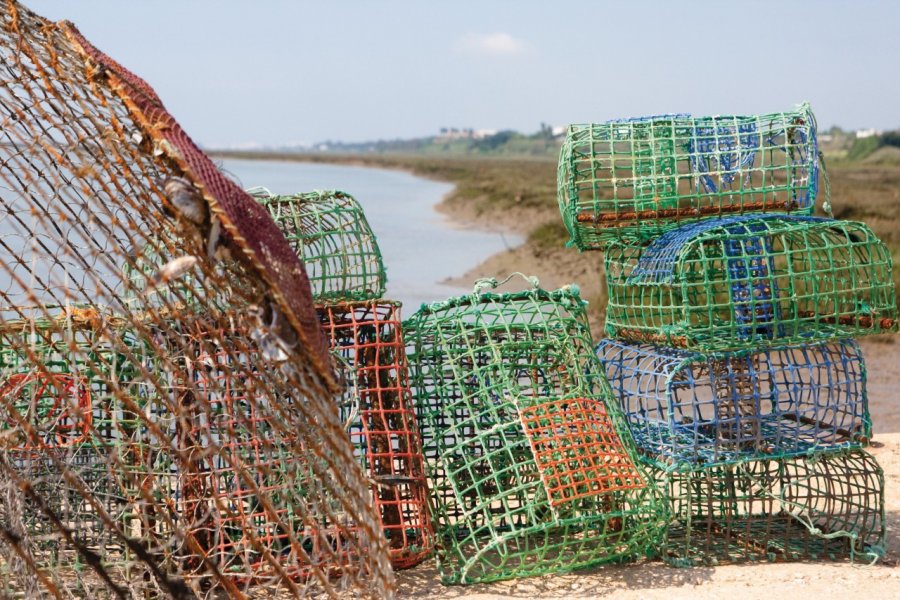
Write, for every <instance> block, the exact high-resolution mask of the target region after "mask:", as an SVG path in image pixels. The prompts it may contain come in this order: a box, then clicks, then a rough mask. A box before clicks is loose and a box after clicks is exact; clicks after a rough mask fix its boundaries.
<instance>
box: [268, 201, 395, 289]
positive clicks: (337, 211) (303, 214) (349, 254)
mask: <svg viewBox="0 0 900 600" xmlns="http://www.w3.org/2000/svg"><path fill="white" fill-rule="evenodd" d="M250 193H251V194H252V195H253V196H254V197H255V198H256V199H257V200H258V201H259V202H261V203H262V204H263V205H264V206H265V207H266V208H267V209H268V211H269V213H270V214H271V215H272V218H273V219H275V223H276V224H277V225H278V227H279V228H280V229H281V231H282V233H284V236H285V237H286V238H287V240H288V241H289V242H290V243H291V246H293V248H294V250H295V251H296V253H297V255H298V256H299V257H300V258H301V259H302V260H303V263H304V265H305V266H306V271H307V274H308V275H309V280H310V285H311V286H312V293H313V297H315V299H316V301H317V302H329V301H350V300H355V301H359V300H370V299H375V298H380V297H381V296H383V295H384V290H385V285H386V282H387V276H386V275H385V269H384V262H383V260H382V258H381V250H380V249H379V248H378V242H377V241H376V239H375V234H374V233H372V228H371V227H370V226H369V222H368V221H367V220H366V215H365V213H364V212H363V209H362V206H360V204H359V202H357V201H356V199H355V198H354V197H353V196H351V195H350V194H347V193H346V192H341V191H338V190H327V191H315V192H309V193H305V194H294V195H291V196H279V195H275V194H272V193H271V192H269V191H268V190H266V189H264V188H256V189H253V190H250Z"/></svg>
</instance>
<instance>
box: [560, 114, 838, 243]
mask: <svg viewBox="0 0 900 600" xmlns="http://www.w3.org/2000/svg"><path fill="white" fill-rule="evenodd" d="M822 166H823V167H824V163H822ZM819 169H820V154H819V151H818V146H817V141H816V121H815V117H814V116H813V114H812V111H811V110H810V108H809V105H808V104H802V105H800V106H798V107H797V108H796V109H794V110H791V111H787V112H781V113H772V114H766V115H746V116H716V117H691V116H690V115H660V116H651V117H640V118H636V119H622V120H615V121H609V122H607V123H589V124H579V125H570V126H569V128H568V131H567V134H566V139H565V141H564V142H563V146H562V150H561V152H560V156H559V174H558V200H559V208H560V212H561V213H562V218H563V222H564V223H565V225H566V228H567V229H568V231H569V234H570V236H571V242H570V243H571V244H572V245H574V246H576V247H577V248H578V249H579V250H594V249H598V248H600V249H602V248H603V247H605V246H606V244H608V243H609V242H612V241H615V240H618V239H632V240H647V239H651V238H652V237H654V236H656V235H659V234H661V233H662V232H663V231H666V230H667V229H671V228H672V227H676V226H678V224H679V223H685V222H690V221H696V220H698V219H704V218H710V217H721V216H728V215H735V214H744V213H759V212H790V213H795V214H801V215H808V214H812V211H813V208H814V206H815V202H816V198H817V196H818V193H819V189H818V177H819ZM824 182H825V191H826V194H825V204H824V208H825V211H826V212H829V211H830V208H829V206H828V202H829V198H828V196H829V193H828V180H827V178H824Z"/></svg>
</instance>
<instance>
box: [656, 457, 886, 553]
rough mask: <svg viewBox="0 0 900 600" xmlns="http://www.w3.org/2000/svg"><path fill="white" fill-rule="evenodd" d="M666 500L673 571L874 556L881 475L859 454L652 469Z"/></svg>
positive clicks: (881, 531) (881, 536)
mask: <svg viewBox="0 0 900 600" xmlns="http://www.w3.org/2000/svg"><path fill="white" fill-rule="evenodd" d="M654 473H655V476H656V477H657V478H659V481H661V482H663V485H664V486H665V487H666V489H667V492H668V495H669V498H670V500H671V502H672V512H673V522H672V524H671V525H670V526H669V528H668V530H667V532H666V539H665V542H664V543H663V545H662V548H661V554H662V558H663V560H665V561H666V562H668V563H669V564H671V565H674V566H682V567H687V566H698V565H715V564H724V563H743V562H754V561H787V560H791V561H794V560H824V559H832V560H836V559H848V558H849V559H851V560H853V559H859V560H864V561H865V562H871V561H872V560H873V559H877V558H879V557H881V555H882V554H883V552H884V550H883V548H884V541H885V520H884V474H883V472H882V470H881V467H880V466H879V465H878V463H877V462H876V461H875V459H874V457H872V456H871V455H870V454H868V453H866V452H865V451H863V450H853V451H840V452H838V453H827V454H814V455H810V456H802V457H801V456H798V457H794V458H780V459H762V460H751V461H747V462H741V463H737V464H734V465H721V466H716V467H702V468H700V467H696V468H691V469H689V470H675V471H666V470H655V471H654Z"/></svg>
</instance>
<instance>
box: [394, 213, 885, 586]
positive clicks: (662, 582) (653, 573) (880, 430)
mask: <svg viewBox="0 0 900 600" xmlns="http://www.w3.org/2000/svg"><path fill="white" fill-rule="evenodd" d="M447 212H449V211H447ZM450 215H451V216H452V217H455V218H457V219H458V220H459V221H461V222H462V225H461V226H471V227H478V224H477V223H475V222H472V221H471V220H470V219H467V217H471V215H467V214H465V213H464V212H463V213H460V212H456V211H454V212H450ZM540 222H541V221H540V217H539V216H537V215H529V216H528V218H527V219H525V220H524V221H522V220H520V221H519V223H518V224H517V227H516V230H517V231H518V232H527V230H528V229H529V228H530V227H533V226H535V225H536V224H539V223H540ZM599 261H600V255H599V254H596V253H584V254H579V253H578V252H577V251H575V250H573V249H567V248H560V249H558V250H556V249H551V250H545V251H540V252H536V251H534V250H533V249H530V248H527V247H520V248H516V249H512V250H509V251H506V252H503V253H501V254H498V255H495V256H492V257H490V258H488V259H487V260H486V261H485V262H484V263H482V264H481V265H479V266H477V267H476V268H474V269H472V270H471V271H470V272H469V273H467V274H466V275H465V276H464V277H462V278H459V279H458V280H455V281H454V283H455V284H459V285H467V286H470V285H471V284H470V283H469V282H471V281H472V280H473V279H475V278H476V277H486V276H499V275H502V274H506V273H509V272H512V271H522V272H525V273H528V274H534V275H537V276H538V277H539V278H540V279H541V283H542V285H543V287H546V288H552V287H557V286H560V285H563V284H566V283H570V282H571V281H572V280H574V281H575V282H576V283H578V285H579V286H580V287H581V289H582V295H583V297H585V298H587V299H590V298H592V297H593V296H595V295H596V294H597V293H599V289H600V288H599V286H600V276H599V270H598V267H599ZM599 312H600V311H598V310H597V307H594V310H593V311H592V318H593V319H594V320H599V317H597V315H598V314H599ZM592 329H594V330H595V332H596V331H598V330H599V323H593V322H592ZM860 343H861V345H862V348H863V353H864V356H865V360H866V366H867V371H868V376H869V384H868V390H869V403H870V411H871V414H872V419H873V425H874V432H875V435H874V440H873V442H872V444H871V447H870V449H869V450H870V451H871V452H872V453H873V454H874V455H875V456H876V457H877V459H878V461H879V462H880V464H881V466H882V468H883V469H884V471H885V480H886V481H885V485H886V512H887V527H888V529H887V554H886V556H885V557H884V559H882V560H881V561H880V562H879V563H878V564H876V565H875V566H868V565H860V564H849V563H848V562H844V563H833V562H815V563H813V562H801V563H762V564H750V565H726V566H719V567H714V568H692V569H676V568H672V567H668V566H666V565H664V564H663V563H660V562H642V563H636V564H630V565H615V566H604V567H599V568H596V569H593V570H587V571H579V572H577V573H572V574H566V575H551V576H546V577H537V578H529V579H518V580H513V581H507V582H502V583H494V584H487V585H469V586H442V585H441V584H440V583H439V577H438V575H437V570H436V569H435V566H434V563H433V561H428V562H426V563H424V564H423V565H420V566H418V567H416V568H414V569H411V570H407V571H403V572H400V573H398V580H399V583H400V590H399V591H400V597H401V598H436V599H439V598H466V599H475V598H485V599H488V598H490V599H495V598H596V597H603V598H609V599H611V600H618V599H623V600H625V599H635V600H637V599H644V598H647V599H655V598H659V599H665V600H674V599H679V598H690V599H692V600H701V599H705V598H710V599H713V598H716V599H719V598H728V599H729V600H741V599H744V598H746V599H751V598H752V599H759V598H771V599H773V600H799V599H802V598H821V599H825V598H859V599H860V600H863V599H864V600H870V599H871V600H880V599H882V598H885V599H886V598H900V566H898V565H900V545H898V540H897V532H898V527H900V493H898V487H900V404H898V402H897V398H898V393H900V336H895V337H882V338H870V339H863V340H861V342H860Z"/></svg>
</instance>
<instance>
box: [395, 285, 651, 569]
mask: <svg viewBox="0 0 900 600" xmlns="http://www.w3.org/2000/svg"><path fill="white" fill-rule="evenodd" d="M493 284H495V285H496V282H493ZM535 286H536V282H535ZM584 306H585V303H584V302H582V301H581V299H580V298H579V296H578V293H577V290H575V289H571V288H564V289H560V290H556V291H552V292H548V291H544V290H542V289H540V288H537V287H535V289H531V290H527V291H523V292H516V293H510V294H494V293H484V292H481V291H480V286H479V287H476V291H475V292H474V293H473V294H472V295H470V296H461V297H457V298H451V299H449V300H447V301H445V302H440V303H434V304H431V305H428V306H424V307H422V309H421V310H420V311H419V312H417V313H416V314H415V315H413V316H412V317H411V318H410V319H409V320H407V321H406V322H405V323H404V325H405V333H406V336H407V347H408V353H409V360H410V379H411V385H412V389H413V395H414V398H415V402H416V411H417V414H418V416H419V424H420V427H421V429H422V437H423V447H424V453H425V464H426V469H427V472H428V475H429V481H430V483H431V493H432V506H433V517H434V521H435V532H436V534H437V536H438V544H437V551H436V554H437V558H438V567H439V569H440V572H441V576H442V579H443V581H444V582H446V583H474V582H483V581H493V580H499V579H506V578H511V577H521V576H529V575H538V574H545V573H553V572H561V571H567V570H573V569H577V568H581V567H586V566H589V565H594V564H599V563H604V562H610V561H617V560H621V559H626V558H629V557H635V556H642V555H646V554H647V553H649V552H650V550H651V548H653V547H654V546H655V545H656V543H657V542H658V540H659V535H660V533H661V528H662V527H663V526H664V524H665V522H666V509H665V506H664V502H663V498H662V497H661V496H660V495H659V492H658V491H657V490H656V488H655V487H654V485H653V483H652V480H650V479H648V478H647V475H646V473H645V472H644V470H643V469H642V467H640V466H639V465H638V464H637V463H636V457H635V451H634V447H633V442H632V440H631V438H630V436H629V435H628V433H627V430H626V428H625V425H624V422H623V420H622V416H621V413H620V411H619V410H618V408H617V407H616V406H615V405H614V404H610V403H611V402H612V396H611V394H610V390H609V387H608V386H607V384H606V382H605V379H604V377H603V374H602V372H601V368H600V365H599V363H598V361H597V359H596V357H595V356H594V354H593V349H592V343H591V339H590V332H589V329H588V326H587V320H586V316H585V309H584Z"/></svg>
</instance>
